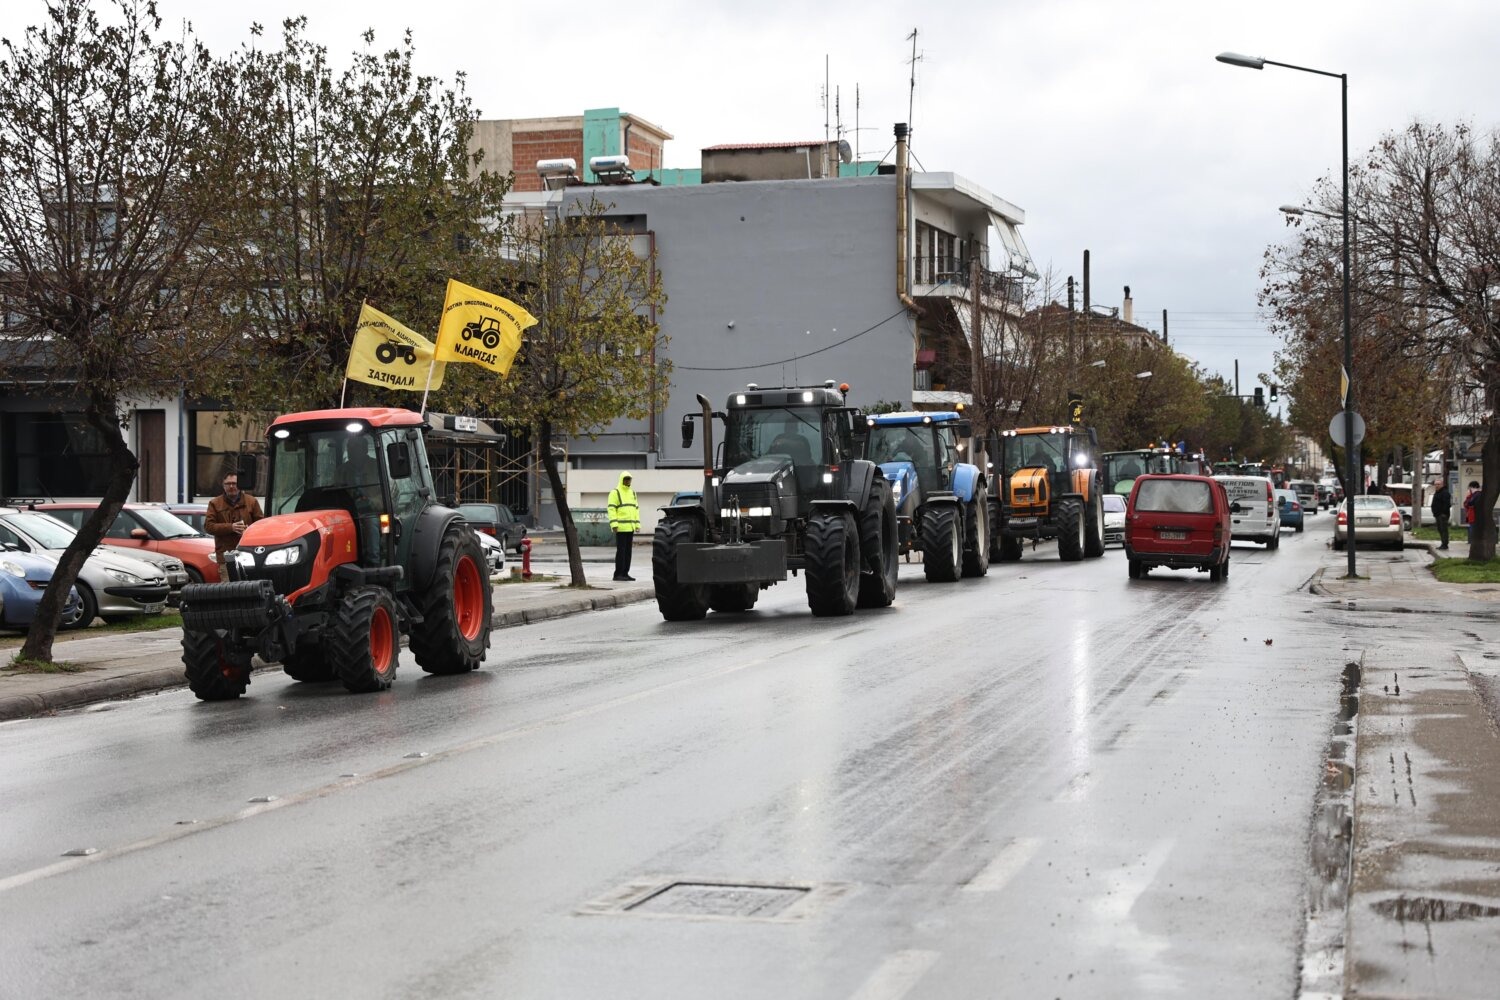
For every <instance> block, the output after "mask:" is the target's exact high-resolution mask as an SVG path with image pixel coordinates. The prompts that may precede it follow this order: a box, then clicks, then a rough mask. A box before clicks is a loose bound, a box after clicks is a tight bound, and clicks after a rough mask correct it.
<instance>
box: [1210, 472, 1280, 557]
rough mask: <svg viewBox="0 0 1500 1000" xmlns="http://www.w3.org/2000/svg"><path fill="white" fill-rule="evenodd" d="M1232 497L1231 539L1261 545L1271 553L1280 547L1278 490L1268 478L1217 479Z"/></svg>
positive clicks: (1230, 505)
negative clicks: (1276, 492) (1277, 506)
mask: <svg viewBox="0 0 1500 1000" xmlns="http://www.w3.org/2000/svg"><path fill="white" fill-rule="evenodd" d="M1214 478H1215V479H1217V480H1218V481H1219V482H1221V483H1223V484H1224V492H1226V493H1228V494H1229V537H1230V538H1233V539H1235V540H1236V541H1243V542H1260V543H1261V544H1262V545H1264V546H1265V547H1266V548H1268V549H1275V548H1280V546H1281V513H1280V512H1279V511H1278V510H1277V509H1276V497H1275V490H1276V487H1274V486H1272V485H1271V480H1270V477H1268V476H1214Z"/></svg>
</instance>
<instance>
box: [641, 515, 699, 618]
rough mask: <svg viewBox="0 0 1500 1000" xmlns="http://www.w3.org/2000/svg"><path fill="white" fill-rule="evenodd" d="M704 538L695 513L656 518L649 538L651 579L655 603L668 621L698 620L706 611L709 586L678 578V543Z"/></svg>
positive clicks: (697, 540)
mask: <svg viewBox="0 0 1500 1000" xmlns="http://www.w3.org/2000/svg"><path fill="white" fill-rule="evenodd" d="M702 540H703V526H702V524H701V523H700V522H699V521H698V519H697V518H694V517H669V518H665V519H664V520H661V521H658V522H657V524H656V534H655V535H653V536H652V539H651V582H652V584H654V585H655V587H656V607H657V609H658V610H659V611H661V616H662V617H663V618H665V619H666V620H667V621H669V622H692V621H698V620H699V619H701V618H702V617H703V616H704V615H706V614H708V597H709V595H708V588H707V587H706V586H704V585H703V584H701V583H678V582H677V546H679V545H682V544H684V543H688V542H701V541H702Z"/></svg>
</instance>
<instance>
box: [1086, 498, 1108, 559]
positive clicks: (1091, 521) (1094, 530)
mask: <svg viewBox="0 0 1500 1000" xmlns="http://www.w3.org/2000/svg"><path fill="white" fill-rule="evenodd" d="M1092 493H1093V495H1092V496H1091V497H1089V501H1088V516H1087V517H1085V518H1084V533H1083V554H1084V555H1085V556H1087V557H1089V558H1090V559H1094V558H1097V557H1099V556H1102V555H1104V495H1103V494H1101V493H1100V492H1099V484H1098V483H1095V484H1094V488H1093V490H1092Z"/></svg>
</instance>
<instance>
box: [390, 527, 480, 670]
mask: <svg viewBox="0 0 1500 1000" xmlns="http://www.w3.org/2000/svg"><path fill="white" fill-rule="evenodd" d="M413 596H414V597H415V598H416V603H417V610H418V611H420V612H421V613H422V621H421V623H420V624H416V625H413V626H412V629H411V638H410V646H411V654H412V658H413V659H415V660H416V661H417V666H419V667H421V668H422V669H423V670H425V671H426V672H427V673H429V674H466V673H468V672H469V671H470V670H478V669H479V668H480V667H481V666H483V664H484V655H485V650H487V649H489V648H490V619H491V618H493V617H494V607H493V605H494V594H493V593H492V591H491V588H490V573H489V560H487V559H486V558H485V556H484V549H483V548H482V547H481V546H480V544H479V539H478V538H477V537H476V536H475V534H474V531H473V529H471V528H468V527H459V526H456V525H455V526H452V527H450V528H449V529H448V531H447V532H446V533H445V534H444V535H443V540H442V542H441V544H440V545H439V546H438V560H437V569H436V570H435V571H434V572H433V575H432V583H430V584H429V585H428V586H427V587H426V589H424V590H421V591H419V592H418V593H416V594H414V595H413Z"/></svg>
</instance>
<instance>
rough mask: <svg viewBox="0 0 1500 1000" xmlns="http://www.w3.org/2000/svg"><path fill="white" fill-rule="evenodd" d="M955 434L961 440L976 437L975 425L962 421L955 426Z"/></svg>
mask: <svg viewBox="0 0 1500 1000" xmlns="http://www.w3.org/2000/svg"><path fill="white" fill-rule="evenodd" d="M953 433H954V434H957V435H958V436H959V437H961V438H966V437H973V436H974V425H973V424H972V423H970V422H969V421H967V420H960V421H959V422H958V423H956V424H954V425H953Z"/></svg>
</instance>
